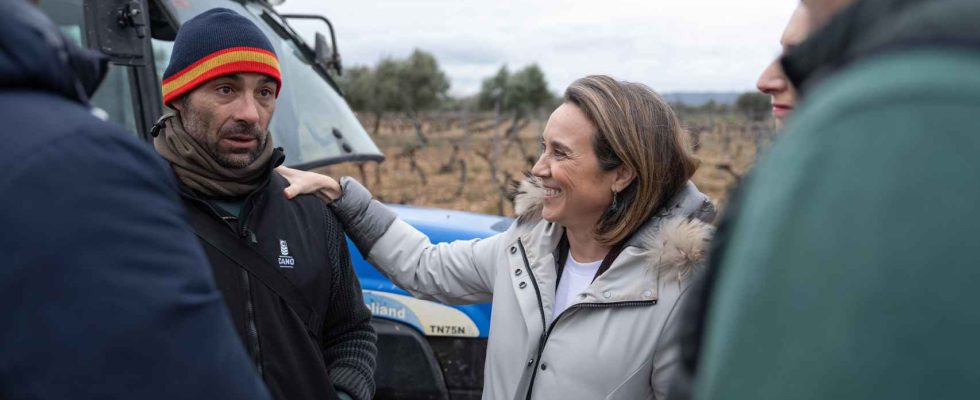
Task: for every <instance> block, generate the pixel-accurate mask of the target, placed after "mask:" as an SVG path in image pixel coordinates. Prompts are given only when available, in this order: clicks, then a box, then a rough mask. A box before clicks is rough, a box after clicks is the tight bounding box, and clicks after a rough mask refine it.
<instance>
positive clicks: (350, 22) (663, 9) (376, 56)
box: [277, 0, 797, 95]
mask: <svg viewBox="0 0 980 400" xmlns="http://www.w3.org/2000/svg"><path fill="white" fill-rule="evenodd" d="M796 3H797V0H638V1H632V0H604V1H598V0H593V1H579V0H562V1H557V0H540V1H536V0H526V1H507V0H496V1H495V0H482V1H476V0H361V1H328V0H286V2H285V3H284V4H283V5H281V6H279V7H277V9H278V10H279V11H280V12H288V13H314V14H321V15H324V16H326V17H327V18H329V19H330V20H331V22H333V24H334V27H335V29H336V33H337V41H338V48H339V50H340V53H341V56H342V57H343V60H344V64H345V65H346V66H352V65H374V64H376V63H377V62H378V60H380V59H382V58H384V57H405V56H407V55H408V54H409V53H411V51H412V49H414V48H419V49H423V50H426V51H429V52H431V53H433V54H434V55H435V57H436V59H437V60H438V61H439V63H440V66H441V67H442V69H443V70H444V71H445V72H446V74H447V75H449V78H450V81H451V83H452V88H451V92H452V93H453V94H456V95H468V94H473V93H476V92H477V91H478V90H479V87H480V82H481V81H482V80H483V79H484V78H486V77H488V76H490V75H492V74H494V73H495V72H496V71H497V69H498V68H500V66H501V65H503V64H507V65H508V67H509V68H510V69H511V71H514V70H517V69H520V68H521V67H523V66H525V65H528V64H531V63H538V65H540V66H541V68H542V69H543V70H544V72H545V76H546V77H547V79H548V83H549V85H550V86H551V88H552V90H553V91H555V92H556V93H557V94H560V93H561V92H562V91H563V90H564V88H565V87H566V86H567V85H568V84H569V83H571V82H572V81H574V80H575V79H576V78H579V77H582V76H585V75H588V74H599V73H601V74H609V75H612V76H614V77H616V78H619V79H625V80H630V81H639V82H643V83H645V84H647V85H650V86H651V87H653V88H654V89H655V90H657V91H660V92H675V91H745V90H752V89H753V88H754V86H755V80H756V78H757V77H758V75H759V72H761V70H762V68H764V67H765V65H766V64H768V63H769V62H770V61H771V60H772V59H773V57H775V56H776V55H777V54H778V52H779V44H778V41H779V36H780V34H781V33H782V30H783V27H784V25H785V24H786V21H787V20H788V19H789V16H790V14H791V13H792V10H793V8H794V7H795V5H796ZM321 26H322V23H321ZM311 27H314V28H315V27H317V25H307V24H302V25H299V26H298V28H299V29H300V30H302V31H310V29H311Z"/></svg>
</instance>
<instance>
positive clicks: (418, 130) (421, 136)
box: [408, 110, 429, 146]
mask: <svg viewBox="0 0 980 400" xmlns="http://www.w3.org/2000/svg"><path fill="white" fill-rule="evenodd" d="M408 116H409V118H411V119H412V126H413V127H415V136H416V138H418V140H419V144H420V145H422V146H425V145H428V144H429V139H428V138H426V137H425V132H422V121H420V120H419V113H418V111H414V110H413V111H409V112H408Z"/></svg>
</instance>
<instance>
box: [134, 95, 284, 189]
mask: <svg viewBox="0 0 980 400" xmlns="http://www.w3.org/2000/svg"><path fill="white" fill-rule="evenodd" d="M161 124H163V126H162V127H160V125H161ZM154 129H159V132H158V134H157V135H156V137H155V138H154V139H153V147H155V148H156V149H157V152H159V153H160V155H161V156H163V158H164V159H166V160H167V161H168V162H170V165H171V166H172V167H173V170H174V173H176V175H177V179H180V181H181V183H183V184H184V185H185V186H187V187H188V188H190V189H191V190H193V191H194V192H196V193H198V194H201V195H203V196H205V197H217V198H229V197H241V196H244V195H246V194H249V193H251V192H252V191H254V190H255V189H256V188H258V187H259V185H261V184H262V183H264V182H265V180H266V179H268V176H269V173H270V172H271V171H272V168H270V166H269V165H268V164H269V162H270V161H272V159H273V146H272V134H271V133H270V134H268V135H267V139H266V142H265V148H263V149H262V152H261V153H259V156H258V157H257V158H256V159H255V161H253V162H252V163H251V164H249V165H248V166H246V167H244V168H228V167H225V166H222V165H221V164H220V163H218V161H217V160H216V159H215V158H214V157H212V155H211V152H209V151H208V150H207V149H206V148H205V147H204V146H202V145H201V143H198V141H197V140H195V139H194V137H192V136H191V135H190V134H189V133H187V131H186V130H184V125H183V121H182V120H181V119H180V114H179V113H176V112H175V113H174V114H173V115H167V116H164V117H163V118H161V119H160V121H158V122H157V126H155V127H154ZM276 162H278V160H276Z"/></svg>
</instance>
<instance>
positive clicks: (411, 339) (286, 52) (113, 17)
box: [40, 0, 510, 400]
mask: <svg viewBox="0 0 980 400" xmlns="http://www.w3.org/2000/svg"><path fill="white" fill-rule="evenodd" d="M40 4H41V8H42V9H43V10H44V11H45V12H46V13H48V15H49V16H50V17H51V19H53V20H54V21H55V22H56V23H57V24H58V25H59V26H60V28H61V30H62V31H63V32H64V33H65V34H66V36H68V37H70V38H72V39H74V40H76V41H77V43H78V44H80V45H82V46H86V47H89V48H92V49H96V50H99V51H101V52H103V53H104V54H106V55H107V56H109V57H110V59H111V60H112V63H111V66H110V69H109V74H108V76H107V78H106V80H105V82H104V83H103V85H102V86H101V88H100V89H99V91H98V92H97V93H96V94H95V96H94V97H93V103H94V105H95V106H96V107H97V109H96V110H95V111H96V113H97V114H100V115H101V116H102V117H104V118H107V119H109V120H112V121H115V122H117V123H119V124H122V125H123V126H126V127H128V128H129V129H130V130H131V131H132V132H133V134H134V135H137V136H138V137H140V138H142V139H144V140H147V141H148V140H149V139H150V136H149V132H150V127H151V126H152V125H153V123H154V122H155V121H156V119H157V118H158V117H159V116H160V115H162V113H163V111H164V110H163V102H162V95H161V89H160V75H161V74H162V73H163V70H164V69H165V67H166V63H167V62H168V60H169V58H170V49H171V48H172V45H173V40H174V38H175V36H176V32H177V29H179V27H180V25H181V23H183V22H184V21H187V20H188V19H190V18H192V17H194V16H195V15H197V14H199V13H201V12H203V11H205V10H208V9H211V8H214V7H224V8H229V9H232V10H235V11H237V12H238V13H240V14H242V15H244V16H245V17H247V18H250V19H252V21H254V22H255V23H256V25H258V26H259V27H260V28H261V29H262V30H263V31H265V33H266V35H267V36H268V37H269V39H270V40H271V41H272V43H273V45H274V46H275V47H276V53H277V54H278V56H279V61H280V65H281V68H282V75H283V81H284V83H285V84H284V85H283V89H282V91H281V92H280V95H279V100H278V103H277V107H276V113H275V115H274V117H273V119H272V122H271V131H272V133H273V135H274V136H275V142H276V144H277V145H278V146H282V147H283V148H284V149H285V151H286V154H287V160H286V164H287V165H289V166H291V167H294V168H300V169H310V168H317V167H322V166H326V165H333V164H338V163H344V162H371V161H373V162H381V161H383V160H384V155H383V154H382V153H381V151H380V150H379V149H378V147H377V146H376V145H375V144H374V142H373V141H372V140H371V137H370V136H369V135H368V134H367V131H365V129H364V127H363V126H361V124H360V122H359V121H358V120H357V118H356V116H355V115H354V113H353V111H351V109H350V107H349V106H348V104H347V102H346V101H345V100H344V98H343V94H342V93H341V91H340V88H339V87H338V86H337V84H336V82H335V81H334V76H335V75H337V74H340V73H341V72H342V66H341V59H340V55H339V53H338V52H337V45H336V44H337V43H336V39H335V35H334V32H333V27H332V26H331V24H330V21H328V20H327V19H326V18H323V17H322V16H316V15H295V14H294V15H283V14H279V13H277V12H276V11H275V10H274V9H273V8H272V5H271V4H270V3H269V2H267V1H265V0H44V1H42V2H41V3H40ZM296 19H313V20H320V21H322V22H323V23H324V27H325V28H326V30H325V31H324V32H327V34H321V33H317V34H316V36H315V40H314V43H313V44H310V43H308V42H307V41H304V40H303V39H302V38H301V37H300V35H299V34H298V33H297V32H296V31H295V30H294V29H293V27H292V26H291V25H290V24H289V21H291V20H296ZM392 208H393V209H394V210H395V211H396V212H397V213H398V214H399V215H400V216H401V217H402V218H403V219H404V220H405V221H407V222H409V223H410V224H412V225H413V226H415V227H416V228H418V229H419V230H421V231H422V232H425V233H426V234H428V235H429V237H430V238H431V239H432V241H433V242H441V241H452V240H457V239H472V238H482V237H487V236H490V235H493V234H495V233H498V232H502V231H503V230H505V229H506V228H507V226H508V225H509V224H510V220H509V219H506V218H502V217H496V216H488V215H480V214H473V213H465V212H457V211H450V210H438V209H427V208H418V207H409V206H392ZM348 244H349V246H350V250H351V255H352V258H353V262H354V267H355V269H356V271H357V274H358V276H359V277H360V281H361V286H362V287H363V289H364V301H365V303H366V304H367V306H368V307H369V308H370V309H371V312H372V313H373V314H374V316H375V318H374V321H373V324H374V326H375V328H376V329H377V331H378V349H379V351H378V370H377V373H376V379H377V387H378V390H377V396H376V397H377V398H379V399H407V400H411V399H476V398H479V397H480V393H481V391H482V387H483V365H484V359H485V355H486V344H487V340H486V339H487V333H488V332H489V326H490V305H489V304H482V305H472V306H446V305H442V304H438V303H433V302H429V301H423V300H418V299H414V298H412V297H411V296H410V295H409V294H408V293H407V292H405V291H403V290H401V289H399V288H398V287H396V286H395V285H394V284H392V283H391V281H389V280H388V279H387V278H385V277H384V275H382V274H381V273H380V272H378V271H377V270H376V269H374V267H372V266H371V265H370V264H368V263H367V262H366V261H364V258H363V257H362V256H361V254H360V253H359V252H358V250H357V249H356V248H355V247H354V246H353V245H352V244H350V243H348Z"/></svg>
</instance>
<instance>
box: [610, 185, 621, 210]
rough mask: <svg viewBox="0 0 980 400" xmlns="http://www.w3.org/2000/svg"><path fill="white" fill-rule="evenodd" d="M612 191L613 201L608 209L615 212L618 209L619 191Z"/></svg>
mask: <svg viewBox="0 0 980 400" xmlns="http://www.w3.org/2000/svg"><path fill="white" fill-rule="evenodd" d="M612 192H613V201H612V204H611V205H610V206H609V210H611V211H612V212H616V211H619V192H617V191H615V190H613V191H612Z"/></svg>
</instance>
